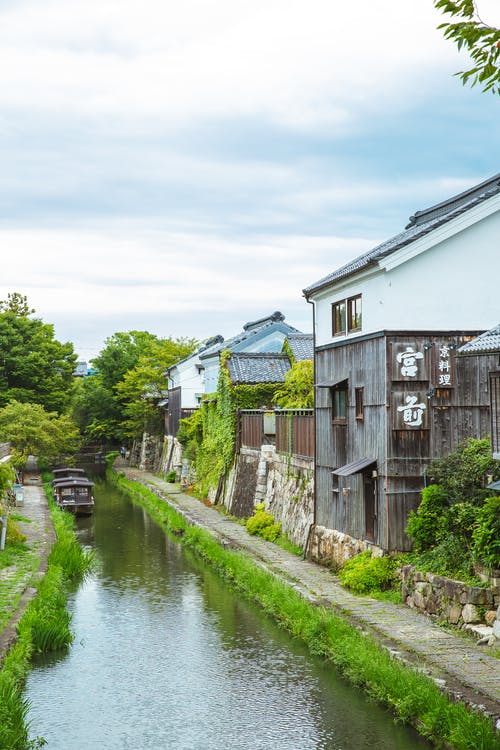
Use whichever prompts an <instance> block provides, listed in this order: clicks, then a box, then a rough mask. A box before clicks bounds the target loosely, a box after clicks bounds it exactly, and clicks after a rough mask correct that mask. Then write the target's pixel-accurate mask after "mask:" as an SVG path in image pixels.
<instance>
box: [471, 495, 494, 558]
mask: <svg viewBox="0 0 500 750" xmlns="http://www.w3.org/2000/svg"><path fill="white" fill-rule="evenodd" d="M472 541H473V548H472V551H473V555H474V557H475V559H476V560H478V561H479V562H481V563H484V564H485V565H486V566H487V567H488V568H500V495H497V496H496V497H489V498H487V500H485V501H484V505H483V507H482V508H480V509H479V511H478V512H477V519H476V525H475V527H474V531H473V532H472Z"/></svg>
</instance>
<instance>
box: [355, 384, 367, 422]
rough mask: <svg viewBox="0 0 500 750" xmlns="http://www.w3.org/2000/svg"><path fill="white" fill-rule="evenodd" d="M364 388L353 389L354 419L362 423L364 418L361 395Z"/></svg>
mask: <svg viewBox="0 0 500 750" xmlns="http://www.w3.org/2000/svg"><path fill="white" fill-rule="evenodd" d="M363 391H364V388H355V389H354V402H355V406H356V419H359V420H360V421H363V419H364V418H365V414H364V394H363Z"/></svg>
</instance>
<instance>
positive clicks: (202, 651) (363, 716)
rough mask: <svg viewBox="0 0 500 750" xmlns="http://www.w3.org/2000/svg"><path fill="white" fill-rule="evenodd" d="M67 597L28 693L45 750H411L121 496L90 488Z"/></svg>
mask: <svg viewBox="0 0 500 750" xmlns="http://www.w3.org/2000/svg"><path fill="white" fill-rule="evenodd" d="M95 490H96V492H95V495H96V507H95V513H94V516H93V517H92V518H88V519H79V520H78V521H77V524H78V534H79V537H80V541H81V542H82V544H84V545H85V546H87V547H91V548H93V549H94V550H95V554H96V559H97V564H96V569H95V571H94V572H93V574H92V575H91V576H90V577H89V578H88V579H87V580H86V581H85V582H84V583H83V584H82V585H81V586H79V588H78V589H77V590H76V591H74V592H72V594H71V596H70V598H69V603H68V605H69V608H70V611H71V612H72V615H73V630H74V633H75V639H74V642H73V644H72V646H71V648H70V650H69V651H68V652H64V653H59V654H52V655H49V656H45V657H43V658H39V659H38V660H37V661H36V664H35V666H34V668H33V670H32V671H31V673H30V674H29V677H28V680H27V684H26V692H25V697H26V698H27V699H28V700H29V702H30V704H31V708H30V713H29V720H30V722H31V736H32V737H37V736H43V737H45V738H46V740H47V748H48V749H49V750H56V749H60V750H97V749H98V750H115V749H116V750H118V749H120V750H123V749H126V748H127V749H128V748H133V749H134V750H150V749H154V750H163V749H165V748H166V749H172V750H221V748H224V749H225V750H247V749H248V750H313V749H314V750H354V749H355V750H368V749H369V750H415V749H417V748H419V749H422V750H423V749H424V748H429V745H428V744H427V743H426V742H424V741H423V740H422V739H421V738H419V737H418V736H417V735H416V734H415V733H414V732H413V731H412V730H409V729H407V728H403V727H401V726H396V725H394V723H393V721H392V718H391V717H390V716H389V715H388V714H387V713H386V712H385V711H383V710H382V709H381V708H379V707H378V706H376V705H375V704H373V703H372V702H370V701H368V700H367V699H366V698H365V697H364V695H363V694H362V693H360V692H358V691H356V690H355V689H353V688H352V687H350V686H349V685H348V684H346V683H345V682H343V681H342V680H341V679H339V678H338V676H337V675H336V674H335V672H334V670H333V669H332V668H330V667H328V666H326V665H325V664H323V662H322V661H321V660H319V659H315V658H313V657H311V656H310V655H309V653H308V652H307V650H306V649H305V647H303V646H302V645H301V644H300V643H298V642H296V641H294V640H293V639H291V638H290V637H289V636H288V635H287V634H286V633H284V632H283V631H281V630H280V629H279V628H278V627H277V626H276V625H275V624H274V623H273V622H270V621H269V620H268V619H266V617H265V616H263V614H262V613H261V612H260V611H259V610H258V609H257V608H256V607H254V606H253V605H252V604H250V603H249V602H247V601H245V600H243V599H241V598H239V597H238V596H236V595H235V593H234V592H233V591H231V590H230V589H229V588H228V587H227V586H226V585H225V584H224V583H223V582H222V581H221V580H220V579H219V578H218V577H217V575H216V574H214V573H213V572H212V571H211V570H210V569H208V568H207V567H205V566H203V565H202V564H201V563H200V561H199V560H197V559H196V558H195V557H194V556H192V555H191V554H190V553H189V552H186V551H185V550H184V549H183V548H182V547H181V546H180V544H178V543H177V542H175V541H172V540H171V539H170V538H169V537H168V536H166V535H165V534H164V532H163V531H161V530H160V529H159V528H158V527H157V526H156V525H155V524H154V523H153V522H152V521H151V520H150V518H149V517H148V515H147V514H146V513H145V512H144V511H143V510H142V509H141V508H140V507H138V506H135V505H133V504H132V502H131V501H130V500H129V498H128V497H126V496H124V495H122V494H121V493H120V492H118V491H117V490H116V489H115V488H113V487H111V486H110V485H108V484H107V483H106V482H105V481H103V480H97V485H96V488H95Z"/></svg>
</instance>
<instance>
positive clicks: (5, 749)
mask: <svg viewBox="0 0 500 750" xmlns="http://www.w3.org/2000/svg"><path fill="white" fill-rule="evenodd" d="M50 492H51V491H50V490H49V489H48V487H46V486H45V487H44V485H43V484H42V479H41V477H40V476H39V475H36V476H35V477H33V476H29V477H25V485H24V505H23V506H22V507H21V508H17V509H16V510H18V511H22V513H16V515H18V516H21V517H22V519H24V520H19V526H20V527H21V530H22V532H23V533H24V534H25V536H26V542H25V543H24V547H25V550H26V551H25V553H24V554H26V555H29V556H30V559H31V562H32V565H31V566H21V565H20V564H19V562H20V556H22V555H23V552H22V551H21V550H19V551H18V554H17V556H16V554H15V553H13V554H12V557H11V560H10V563H11V564H10V565H9V566H7V567H5V568H4V569H3V573H4V574H6V576H7V577H9V576H11V577H12V578H13V579H14V580H15V586H12V587H10V588H9V589H8V591H7V593H6V596H3V597H2V614H3V615H4V617H3V619H2V622H5V615H6V613H7V612H9V611H10V612H11V613H12V614H11V616H10V618H9V620H8V621H7V623H6V625H5V627H4V628H3V629H2V631H1V633H0V667H1V669H0V750H26V748H28V747H29V748H38V747H42V746H43V745H44V744H45V742H44V740H43V738H39V737H37V738H35V739H33V740H31V741H30V740H29V739H28V731H29V725H28V722H27V714H28V709H29V705H28V702H27V701H26V700H25V699H24V698H23V686H24V681H25V678H26V675H27V674H28V672H29V670H30V667H31V657H32V655H33V654H34V653H46V652H49V651H56V650H60V649H64V648H66V647H67V646H68V645H69V644H70V643H71V641H72V638H73V635H72V632H71V629H70V620H71V618H70V615H69V614H68V612H67V610H66V589H67V583H68V581H71V580H78V579H79V578H81V577H82V576H83V575H84V574H85V572H86V570H88V568H89V566H90V564H91V560H92V558H91V556H90V555H88V554H87V553H86V552H85V551H84V550H83V549H82V548H81V547H80V545H79V543H78V541H77V539H76V536H75V533H74V530H73V518H72V517H71V516H70V515H69V514H66V513H64V512H63V511H61V510H59V509H58V508H57V507H55V505H52V506H49V503H48V499H47V494H50ZM16 559H17V561H18V565H16ZM36 563H38V565H37V564H36ZM19 572H20V574H19Z"/></svg>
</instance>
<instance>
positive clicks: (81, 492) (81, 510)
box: [52, 476, 94, 516]
mask: <svg viewBox="0 0 500 750" xmlns="http://www.w3.org/2000/svg"><path fill="white" fill-rule="evenodd" d="M52 485H53V487H54V494H55V498H56V503H57V505H58V506H59V508H62V509H63V510H69V511H70V512H71V513H74V514H75V515H77V516H88V515H90V514H91V513H92V512H93V510H94V496H93V495H92V487H93V486H94V483H93V482H91V481H90V480H89V479H87V478H86V477H83V476H77V477H71V476H69V477H61V478H60V479H54V480H53V482H52Z"/></svg>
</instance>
